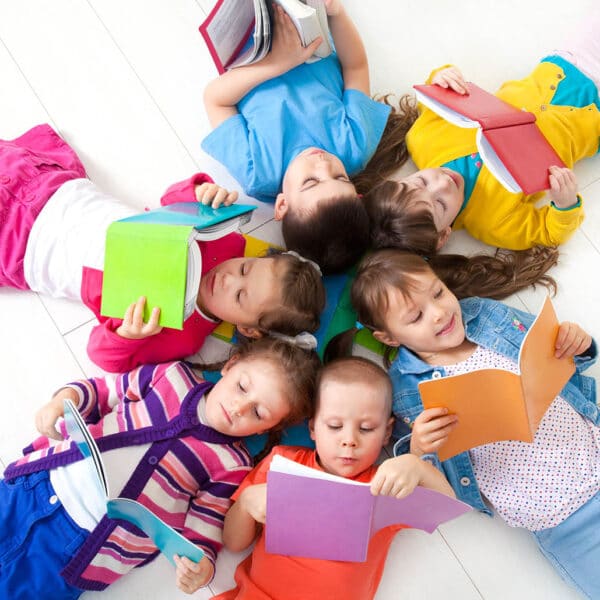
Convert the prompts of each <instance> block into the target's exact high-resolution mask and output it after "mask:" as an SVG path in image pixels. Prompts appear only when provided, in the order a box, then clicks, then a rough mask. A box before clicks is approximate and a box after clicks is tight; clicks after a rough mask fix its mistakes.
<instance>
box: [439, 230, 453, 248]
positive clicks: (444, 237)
mask: <svg viewBox="0 0 600 600" xmlns="http://www.w3.org/2000/svg"><path fill="white" fill-rule="evenodd" d="M451 233H452V227H446V228H445V229H442V231H440V232H439V237H438V241H437V245H436V250H441V249H442V248H443V247H444V246H445V245H446V242H447V241H448V238H449V237H450V234H451Z"/></svg>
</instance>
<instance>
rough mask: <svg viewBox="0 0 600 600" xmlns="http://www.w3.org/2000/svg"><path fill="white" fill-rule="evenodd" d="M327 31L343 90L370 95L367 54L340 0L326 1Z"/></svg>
mask: <svg viewBox="0 0 600 600" xmlns="http://www.w3.org/2000/svg"><path fill="white" fill-rule="evenodd" d="M326 5H327V15H328V17H329V18H328V21H329V29H330V30H331V36H332V37H333V41H334V44H335V50H336V52H337V55H338V58H339V60H340V64H341V65H342V76H343V78H344V89H347V90H348V89H352V90H359V91H361V92H363V93H365V94H367V96H369V95H370V94H371V88H370V83H369V63H368V62H367V53H366V51H365V46H364V44H363V42H362V39H361V37H360V34H359V33H358V29H356V26H355V25H354V23H353V22H352V20H351V19H350V17H349V16H348V14H347V13H346V10H345V9H344V7H343V6H342V3H341V0H326Z"/></svg>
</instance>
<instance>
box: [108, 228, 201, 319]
mask: <svg viewBox="0 0 600 600" xmlns="http://www.w3.org/2000/svg"><path fill="white" fill-rule="evenodd" d="M193 231H194V227H192V226H190V225H164V224H154V223H136V222H126V221H116V222H114V223H111V225H110V226H109V228H108V231H107V233H106V249H105V256H104V278H103V283H102V303H101V308H100V313H101V314H102V315H104V316H107V317H116V318H121V319H122V318H123V316H124V315H125V311H126V310H127V307H128V306H129V305H130V304H132V303H133V302H136V301H137V300H138V298H139V297H140V296H145V297H146V308H145V311H144V321H147V320H148V318H149V316H150V312H151V311H152V309H153V308H154V307H155V306H158V307H159V308H160V319H159V323H160V325H162V326H163V327H173V328H175V329H182V328H183V321H184V307H185V295H186V294H185V291H186V281H187V272H188V253H189V248H190V240H191V239H192V242H191V243H192V244H194V245H196V242H195V241H193V235H192V232H193ZM197 271H198V273H199V272H200V269H199V268H198V269H197Z"/></svg>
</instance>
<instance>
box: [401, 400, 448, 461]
mask: <svg viewBox="0 0 600 600" xmlns="http://www.w3.org/2000/svg"><path fill="white" fill-rule="evenodd" d="M457 423H458V417H457V416H456V415H449V414H448V409H447V408H443V407H440V408H428V409H427V410H424V411H423V412H422V413H421V414H420V415H419V416H418V417H417V418H416V419H415V422H414V424H413V430H412V436H411V438H410V451H411V453H412V454H415V455H416V456H423V454H430V453H432V452H437V451H438V450H439V449H440V446H442V445H443V444H444V442H445V441H446V440H447V439H448V434H449V433H450V432H451V431H452V430H453V429H454V427H456V424H457Z"/></svg>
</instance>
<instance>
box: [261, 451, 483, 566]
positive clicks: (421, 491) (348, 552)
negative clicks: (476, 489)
mask: <svg viewBox="0 0 600 600" xmlns="http://www.w3.org/2000/svg"><path fill="white" fill-rule="evenodd" d="M275 459H281V460H277V461H275ZM274 463H275V466H274V465H273V464H272V468H271V470H270V471H269V473H268V475H267V521H266V526H265V535H266V549H267V552H271V553H275V554H284V555H288V556H301V557H305V558H319V559H324V560H341V561H352V562H363V561H364V560H366V557H367V550H368V547H369V541H370V540H371V537H372V536H373V535H374V534H375V533H377V531H379V530H380V529H382V528H383V527H387V526H388V525H397V524H403V525H406V526H407V527H413V528H417V529H422V530H424V531H427V532H428V533H432V532H433V531H435V529H436V528H437V527H438V525H440V524H441V523H445V522H446V521H449V520H450V519H454V518H455V517H458V516H460V515H462V514H464V513H466V512H468V511H470V510H472V509H471V507H470V506H469V505H468V504H465V503H464V502H460V501H459V500H455V499H454V498H450V497H448V496H446V495H444V494H441V493H439V492H435V491H433V490H430V489H427V488H423V487H417V488H415V490H414V492H413V493H412V494H410V495H409V496H407V497H406V498H402V499H397V498H393V497H391V496H373V495H372V494H371V491H370V487H369V484H367V483H358V482H354V481H351V480H348V479H344V478H342V477H335V476H333V475H327V474H323V473H322V472H320V471H316V470H315V469H311V468H309V467H304V466H303V465H297V464H296V463H294V462H293V461H290V460H288V459H286V458H283V457H280V456H276V457H274ZM287 463H292V467H291V470H294V471H297V473H300V472H302V473H304V472H307V473H309V475H308V476H307V475H300V474H291V473H286V472H280V471H277V470H273V468H276V469H279V468H283V469H287V468H288V467H287ZM280 465H283V466H282V467H280ZM293 465H295V466H293ZM296 467H300V469H299V470H297V469H296ZM311 472H313V473H315V474H318V475H316V476H313V475H312V474H310V473H311ZM323 475H325V476H326V477H328V479H322V478H321V477H323Z"/></svg>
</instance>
